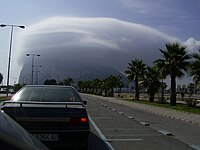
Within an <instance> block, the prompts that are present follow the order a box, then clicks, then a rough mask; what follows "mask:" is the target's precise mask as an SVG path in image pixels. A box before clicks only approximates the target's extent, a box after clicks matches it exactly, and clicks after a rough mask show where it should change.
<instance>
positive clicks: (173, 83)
mask: <svg viewBox="0 0 200 150" xmlns="http://www.w3.org/2000/svg"><path fill="white" fill-rule="evenodd" d="M170 105H171V106H176V76H175V75H171V95H170Z"/></svg>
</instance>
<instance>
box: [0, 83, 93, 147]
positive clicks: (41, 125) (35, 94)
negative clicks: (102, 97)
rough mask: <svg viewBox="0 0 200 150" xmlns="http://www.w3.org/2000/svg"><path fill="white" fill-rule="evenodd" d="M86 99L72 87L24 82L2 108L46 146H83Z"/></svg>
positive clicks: (87, 129)
mask: <svg viewBox="0 0 200 150" xmlns="http://www.w3.org/2000/svg"><path fill="white" fill-rule="evenodd" d="M86 103H87V102H86V101H83V100H82V98H81V97H80V95H79V94H78V92H77V91H76V90H75V89H74V88H73V87H68V86H55V85H54V86H50V85H49V86H46V85H44V86H25V87H23V88H22V89H21V90H20V91H19V92H17V93H16V94H15V95H14V96H13V97H12V99H11V101H6V102H4V103H3V106H2V110H3V111H4V112H6V113H7V114H8V115H9V116H10V117H11V118H13V119H14V120H16V122H18V123H19V124H20V125H21V126H22V127H24V128H25V129H26V130H28V131H29V132H30V133H32V134H33V135H34V136H35V137H36V138H37V139H38V140H40V141H41V142H43V143H44V144H46V145H47V146H49V147H58V146H62V147H63V146H76V147H78V149H87V146H88V135H89V132H90V128H89V121H88V115H87V112H86V108H85V105H86Z"/></svg>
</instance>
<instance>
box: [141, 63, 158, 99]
mask: <svg viewBox="0 0 200 150" xmlns="http://www.w3.org/2000/svg"><path fill="white" fill-rule="evenodd" d="M159 75H160V74H159V70H158V68H157V67H156V66H153V67H147V71H146V73H145V77H144V79H143V81H142V85H143V86H144V87H146V88H147V93H148V94H149V101H150V102H153V101H154V97H155V94H156V93H157V92H158V90H159V88H160V87H161V85H162V83H161V82H160V81H159V80H160V77H159Z"/></svg>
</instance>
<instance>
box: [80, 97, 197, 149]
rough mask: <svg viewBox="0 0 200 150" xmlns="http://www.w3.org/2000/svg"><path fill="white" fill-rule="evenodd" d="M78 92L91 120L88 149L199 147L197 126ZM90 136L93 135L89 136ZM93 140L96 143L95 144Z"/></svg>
mask: <svg viewBox="0 0 200 150" xmlns="http://www.w3.org/2000/svg"><path fill="white" fill-rule="evenodd" d="M82 96H83V98H84V100H87V101H88V105H87V111H88V114H89V116H90V118H91V122H92V123H91V134H92V135H91V136H90V137H89V149H90V150H92V149H99V150H100V149H101V150H104V149H105V150H109V149H111V150H112V149H114V150H143V149H145V150H148V149H149V150H152V149H153V150H160V149H162V150H169V149H170V150H178V149H181V150H190V149H194V148H192V147H195V148H196V149H199V144H200V137H199V135H200V128H199V127H198V126H194V125H191V124H188V123H185V122H182V121H179V120H174V119H170V118H166V117H162V116H158V115H154V114H150V113H146V112H143V111H138V110H134V109H132V108H129V107H127V106H121V105H119V104H114V103H110V102H107V101H105V100H102V99H98V98H96V97H91V96H87V95H82ZM148 125H149V126H148ZM97 131H98V132H99V133H98V132H97ZM168 134H169V135H168ZM171 134H173V135H171ZM92 136H95V137H96V138H97V139H95V140H94V139H93V140H92ZM94 143H99V144H98V146H97V144H94ZM105 143H106V144H105ZM94 146H95V147H94ZM100 146H104V149H103V148H102V147H101V148H98V147H100Z"/></svg>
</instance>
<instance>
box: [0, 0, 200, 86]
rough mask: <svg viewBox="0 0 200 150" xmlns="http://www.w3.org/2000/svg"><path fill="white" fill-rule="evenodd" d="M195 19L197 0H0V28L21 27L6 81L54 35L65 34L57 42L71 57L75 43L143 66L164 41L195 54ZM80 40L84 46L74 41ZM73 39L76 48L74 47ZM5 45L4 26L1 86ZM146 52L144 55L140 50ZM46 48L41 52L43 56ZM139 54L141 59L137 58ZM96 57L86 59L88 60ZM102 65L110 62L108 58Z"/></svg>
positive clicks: (2, 32)
mask: <svg viewBox="0 0 200 150" xmlns="http://www.w3.org/2000/svg"><path fill="white" fill-rule="evenodd" d="M199 14H200V1H199V0H181V1H174V0H109V1H108V0H84V1H83V0H48V1H47V0H34V1H32V0H26V1H24V0H15V1H13V0H1V2H0V24H16V25H24V26H26V28H25V29H21V28H15V29H14V35H13V45H12V59H11V74H10V82H11V84H13V83H14V82H17V80H18V78H19V73H20V70H21V68H22V65H23V62H24V61H25V60H27V59H28V58H25V54H26V53H27V52H32V51H34V50H33V49H35V50H36V49H38V50H39V49H41V48H42V47H41V45H42V44H41V43H42V42H41V41H43V43H44V42H45V38H41V37H46V38H47V39H49V38H48V37H51V38H52V37H58V35H60V32H64V33H67V34H65V35H62V37H65V38H66V39H69V40H71V45H70V43H68V44H67V45H66V47H69V46H71V47H75V48H76V50H77V52H80V50H81V48H80V47H79V48H77V44H80V45H81V44H83V45H84V44H89V45H90V46H89V47H88V48H90V49H92V48H94V47H95V48H97V47H101V48H99V51H102V49H103V47H106V48H108V49H109V50H110V49H111V50H110V52H111V51H113V50H115V52H116V51H117V50H118V52H119V53H123V54H125V53H126V54H127V55H128V56H131V57H133V58H134V57H136V56H137V57H140V56H141V58H142V59H144V61H145V62H148V63H149V61H150V60H153V59H155V57H154V56H155V55H154V52H151V50H153V49H156V50H155V51H157V50H158V49H159V48H162V46H164V41H167V42H169V41H179V42H180V43H183V44H184V45H186V46H187V47H188V51H190V52H195V51H197V49H199V48H200V34H199V27H200V15H199ZM62 24H63V25H66V26H67V29H66V26H62ZM70 24H71V26H70ZM85 26H87V27H85ZM58 29H59V31H58ZM69 32H70V33H71V34H69ZM48 33H51V35H50V36H49V34H48ZM38 35H39V36H38ZM52 35H53V36H52ZM80 35H82V36H83V37H84V38H83V39H84V41H83V40H82V39H80V38H79V37H80ZM36 37H37V38H36ZM38 37H40V38H41V41H39V40H38V39H39V38H38ZM117 37H120V38H121V40H120V38H117ZM73 38H74V39H73ZM77 38H78V39H79V42H78V43H76V42H75V41H77ZM54 39H55V38H53V39H52V41H54ZM122 40H124V41H125V42H124V41H122ZM128 40H129V42H128V43H127V41H128ZM9 41H10V27H4V28H0V52H1V55H0V73H3V75H4V81H3V82H4V84H5V83H6V76H7V63H8V50H9ZM131 41H136V42H135V43H134V42H131ZM46 42H48V43H49V42H51V41H46ZM57 42H58V43H60V41H57ZM73 42H74V43H76V44H74V43H73ZM27 43H29V44H27ZM49 44H52V45H54V46H56V45H58V44H57V43H53V42H52V43H49ZM61 44H62V42H61ZM156 45H157V47H156ZM58 48H60V47H59V46H58ZM147 48H148V49H150V51H148V52H146V51H142V52H143V53H142V52H141V51H140V49H143V50H144V49H147ZM47 49H48V47H45V48H44V50H43V53H45V52H47V51H48V50H47ZM130 49H135V50H134V51H131V50H130ZM34 52H35V51H34ZM36 52H38V51H37V50H36ZM116 53H117V52H116ZM119 53H117V54H119ZM139 53H141V54H139ZM145 53H147V56H145V57H142V56H143V54H145ZM56 54H57V53H56ZM137 54H138V55H137ZM148 54H149V55H148ZM97 55H98V53H97V54H96V55H95V54H94V55H92V58H95V57H96V56H97ZM23 56H24V57H23ZM104 56H105V55H103V56H102V59H103V57H104ZM58 57H60V55H59V54H58ZM150 58H151V59H150ZM85 59H87V57H86V56H85ZM123 59H128V58H127V57H124V58H123ZM107 60H112V57H109V58H107ZM111 62H112V61H111ZM114 62H116V63H117V61H114ZM109 63H110V62H109ZM116 63H114V64H116ZM126 63H127V62H126ZM123 65H125V64H123ZM123 65H122V66H119V65H118V66H117V64H116V68H117V69H119V70H120V71H123Z"/></svg>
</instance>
